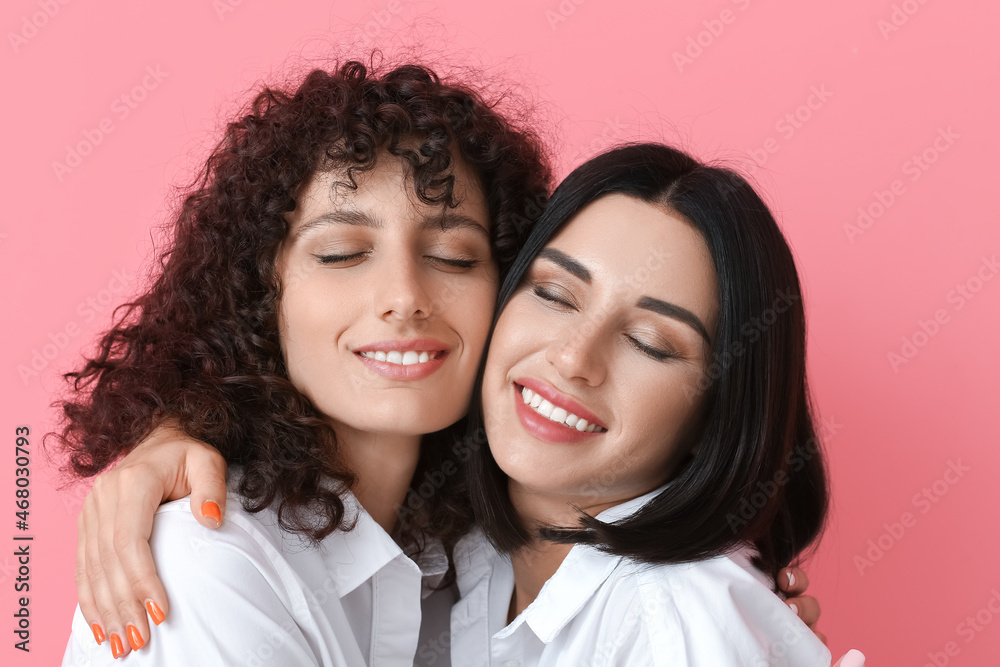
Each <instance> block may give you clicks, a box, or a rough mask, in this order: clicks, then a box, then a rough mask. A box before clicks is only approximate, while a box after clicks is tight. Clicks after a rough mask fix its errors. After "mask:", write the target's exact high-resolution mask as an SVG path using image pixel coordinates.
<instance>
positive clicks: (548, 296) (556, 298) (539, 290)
mask: <svg viewBox="0 0 1000 667" xmlns="http://www.w3.org/2000/svg"><path fill="white" fill-rule="evenodd" d="M532 291H533V292H534V294H535V296H537V297H538V298H540V299H542V300H544V301H548V302H550V303H555V304H558V305H560V306H563V307H564V308H571V309H573V310H576V306H575V305H574V304H573V303H572V302H571V301H570V300H569V299H567V298H564V297H562V296H561V295H559V294H557V293H555V292H553V291H552V290H550V289H546V288H545V287H542V286H541V285H537V284H536V285H535V286H534V287H533V288H532Z"/></svg>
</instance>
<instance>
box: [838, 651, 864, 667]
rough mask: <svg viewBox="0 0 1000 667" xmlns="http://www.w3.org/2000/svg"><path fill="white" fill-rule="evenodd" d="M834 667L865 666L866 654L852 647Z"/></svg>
mask: <svg viewBox="0 0 1000 667" xmlns="http://www.w3.org/2000/svg"><path fill="white" fill-rule="evenodd" d="M833 667H865V654H864V653H862V652H861V651H858V650H857V649H853V648H852V649H851V650H850V651H848V652H847V653H846V654H845V655H844V657H842V658H841V659H840V660H838V661H837V662H835V663H833Z"/></svg>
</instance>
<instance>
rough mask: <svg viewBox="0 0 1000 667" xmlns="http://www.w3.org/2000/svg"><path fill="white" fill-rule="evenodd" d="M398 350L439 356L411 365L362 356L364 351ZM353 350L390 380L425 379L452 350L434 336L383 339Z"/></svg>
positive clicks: (378, 372) (371, 368)
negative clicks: (434, 353)
mask: <svg viewBox="0 0 1000 667" xmlns="http://www.w3.org/2000/svg"><path fill="white" fill-rule="evenodd" d="M392 350H396V351H398V352H411V351H412V352H428V353H430V352H437V356H436V357H435V358H434V359H431V360H429V361H425V362H424V363H418V364H411V365H409V366H402V365H400V364H393V363H389V362H388V361H378V360H377V359H371V358H369V357H363V356H361V353H362V352H378V351H382V352H389V351H392ZM351 352H353V353H354V357H355V358H356V359H357V360H358V361H360V362H361V363H363V364H364V365H365V366H367V367H368V368H369V369H370V370H371V371H373V372H375V373H377V374H378V375H381V376H382V377H384V378H387V379H389V380H402V381H405V382H409V381H413V380H423V379H424V378H426V377H429V376H430V375H432V374H434V372H435V371H437V370H438V369H439V368H441V365H442V364H444V362H445V359H447V358H448V355H449V352H450V350H449V349H448V346H447V345H445V344H444V343H442V342H441V341H439V340H434V339H432V338H420V339H410V340H382V341H378V342H376V343H369V344H368V345H364V346H362V347H356V348H354V349H353V350H351Z"/></svg>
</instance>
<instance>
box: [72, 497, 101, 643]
mask: <svg viewBox="0 0 1000 667" xmlns="http://www.w3.org/2000/svg"><path fill="white" fill-rule="evenodd" d="M76 531H77V537H76V570H75V571H74V573H73V576H74V579H75V580H76V596H77V599H78V600H79V603H80V613H81V614H83V618H84V619H86V621H87V625H88V626H89V627H90V630H91V632H93V633H94V640H95V641H96V642H97V643H98V644H102V643H104V641H105V639H106V638H107V636H106V635H105V634H104V622H103V621H102V620H101V615H100V614H99V613H98V611H97V603H96V602H95V601H94V593H93V591H92V590H91V588H90V577H88V576H87V555H86V531H85V530H83V513H82V511H81V513H80V516H78V517H77V520H76Z"/></svg>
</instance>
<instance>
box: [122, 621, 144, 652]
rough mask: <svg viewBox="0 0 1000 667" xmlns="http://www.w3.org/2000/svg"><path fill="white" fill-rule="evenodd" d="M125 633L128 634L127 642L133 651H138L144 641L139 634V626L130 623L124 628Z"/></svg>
mask: <svg viewBox="0 0 1000 667" xmlns="http://www.w3.org/2000/svg"><path fill="white" fill-rule="evenodd" d="M125 634H127V635H128V643H129V644H130V645H131V646H132V650H133V651H138V650H139V649H141V648H142V647H143V646H145V645H146V642H144V641H142V635H140V634H139V628H137V627H135V626H134V625H130V626H128V627H127V628H126V629H125Z"/></svg>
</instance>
